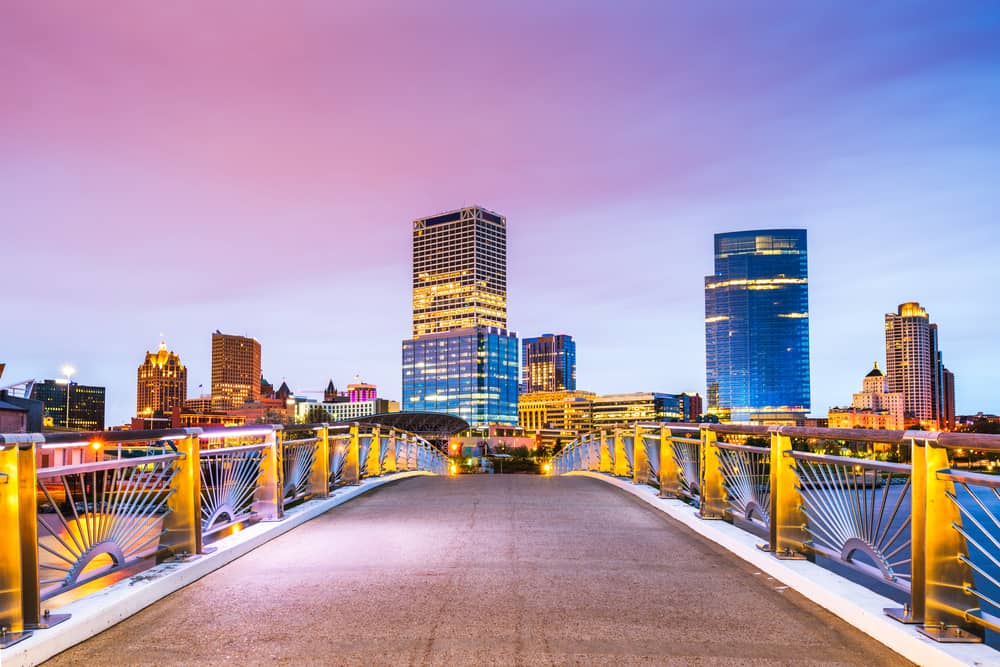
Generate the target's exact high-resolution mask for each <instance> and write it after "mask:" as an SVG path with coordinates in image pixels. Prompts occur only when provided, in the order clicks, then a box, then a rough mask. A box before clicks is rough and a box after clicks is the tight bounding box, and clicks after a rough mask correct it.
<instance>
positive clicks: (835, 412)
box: [827, 362, 906, 430]
mask: <svg viewBox="0 0 1000 667" xmlns="http://www.w3.org/2000/svg"><path fill="white" fill-rule="evenodd" d="M827 419H828V423H829V426H830V428H866V429H889V430H902V429H905V428H906V420H905V410H904V399H903V394H902V392H891V391H889V390H888V383H887V382H886V378H885V374H884V373H882V371H881V369H879V367H878V363H877V362H876V363H875V367H874V368H873V369H872V370H871V371H870V372H869V373H868V375H866V376H865V378H864V380H863V381H862V384H861V391H860V392H858V393H856V394H854V397H853V400H852V401H851V407H849V408H831V409H830V412H829V414H828V416H827Z"/></svg>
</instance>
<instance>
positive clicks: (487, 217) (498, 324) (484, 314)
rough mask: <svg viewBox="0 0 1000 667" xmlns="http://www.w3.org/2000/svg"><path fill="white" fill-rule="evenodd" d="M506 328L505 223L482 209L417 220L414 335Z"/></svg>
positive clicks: (415, 233)
mask: <svg viewBox="0 0 1000 667" xmlns="http://www.w3.org/2000/svg"><path fill="white" fill-rule="evenodd" d="M479 326H484V327H495V328H497V329H506V328H507V219H506V218H505V217H503V216H502V215H498V214H496V213H493V212H492V211H487V210H486V209H484V208H482V207H479V206H470V207H468V208H462V209H458V210H456V211H451V212H448V213H442V214H440V215H434V216H430V217H427V218H420V219H419V220H415V221H414V222H413V337H414V338H416V337H418V336H424V335H427V334H433V333H440V332H445V331H453V330H455V329H469V328H472V327H479Z"/></svg>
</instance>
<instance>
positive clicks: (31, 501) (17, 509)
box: [0, 436, 41, 647]
mask: <svg viewBox="0 0 1000 667" xmlns="http://www.w3.org/2000/svg"><path fill="white" fill-rule="evenodd" d="M17 440H18V441H16V442H3V443H2V444H0V627H3V628H5V629H6V635H5V636H0V647H4V646H10V645H11V644H14V643H16V642H18V641H21V640H22V639H26V638H27V637H29V636H30V634H31V633H28V632H25V630H26V629H27V628H28V627H31V626H36V625H37V624H38V620H39V619H38V616H39V608H40V602H39V600H40V598H41V595H40V590H39V581H38V579H39V577H38V523H37V518H36V516H37V514H36V513H37V507H38V506H37V501H36V500H35V484H36V481H35V477H34V461H35V442H36V441H38V442H40V441H41V436H39V437H38V438H37V440H36V439H34V438H32V437H31V436H28V437H25V438H24V439H23V440H22V439H21V438H18V439H17ZM27 458H30V460H31V464H30V466H27V465H25V464H26V463H27V461H26V459H27ZM24 475H27V476H28V479H22V477H23V476H24ZM27 489H30V491H31V492H30V494H28V493H26V492H25V491H26V490H27ZM29 524H30V525H29ZM32 534H33V535H34V537H33V538H32ZM26 541H27V543H25V542H26ZM25 552H32V553H33V556H32V559H33V560H30V561H29V562H27V563H25V562H24V554H25ZM32 566H33V567H34V570H33V572H34V574H33V576H32V574H31V572H29V571H28V570H29V568H31V567H32ZM28 587H31V588H32V590H26V589H27V588H28Z"/></svg>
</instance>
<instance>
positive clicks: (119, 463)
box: [36, 453, 181, 479]
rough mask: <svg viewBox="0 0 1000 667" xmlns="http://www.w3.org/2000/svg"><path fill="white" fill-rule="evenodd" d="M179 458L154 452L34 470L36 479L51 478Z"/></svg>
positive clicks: (177, 455)
mask: <svg viewBox="0 0 1000 667" xmlns="http://www.w3.org/2000/svg"><path fill="white" fill-rule="evenodd" d="M179 458H181V454H178V453H171V454H155V455H153V456H135V457H130V458H127V459H108V460H107V461H94V462H92V463H74V464H72V465H68V466H57V467H54V468H39V469H38V471H37V472H36V476H37V477H38V479H51V478H53V477H63V476H65V475H80V474H86V473H91V472H101V471H104V470H116V469H120V468H134V467H136V466H141V465H151V464H153V463H164V462H167V461H176V460H177V459H179Z"/></svg>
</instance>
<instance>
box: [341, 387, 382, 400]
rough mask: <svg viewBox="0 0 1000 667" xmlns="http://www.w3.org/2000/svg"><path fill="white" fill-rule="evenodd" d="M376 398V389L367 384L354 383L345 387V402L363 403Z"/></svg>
mask: <svg viewBox="0 0 1000 667" xmlns="http://www.w3.org/2000/svg"><path fill="white" fill-rule="evenodd" d="M376 398H378V387H376V386H375V385H373V384H368V383H367V382H355V383H354V384H349V385H347V400H348V402H350V403H363V402H367V401H374V400H375V399H376Z"/></svg>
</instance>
